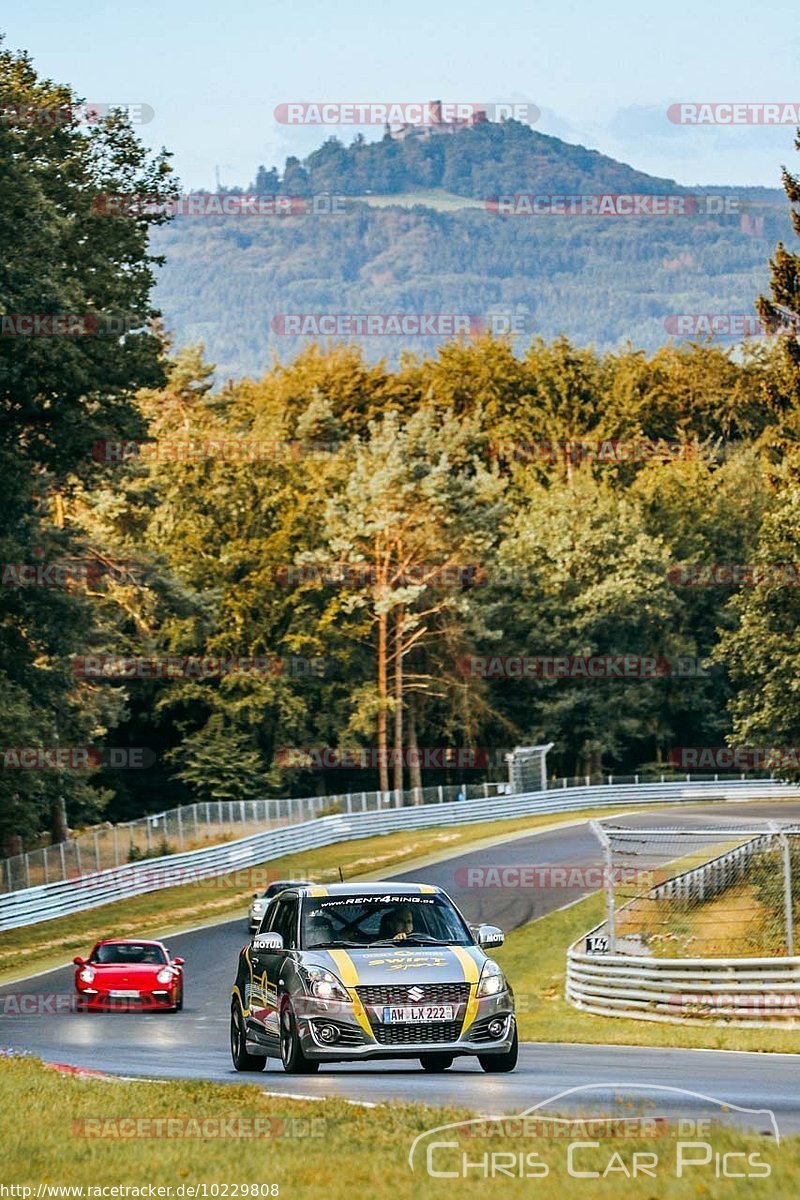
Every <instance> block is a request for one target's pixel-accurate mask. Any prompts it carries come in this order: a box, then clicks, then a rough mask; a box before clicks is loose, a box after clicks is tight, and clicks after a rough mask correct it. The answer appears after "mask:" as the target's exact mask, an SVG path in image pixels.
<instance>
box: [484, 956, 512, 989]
mask: <svg viewBox="0 0 800 1200" xmlns="http://www.w3.org/2000/svg"><path fill="white" fill-rule="evenodd" d="M505 990H506V980H505V976H504V975H503V972H502V971H501V970H500V968H499V967H498V965H497V963H496V962H494V960H493V959H491V958H487V960H486V962H485V963H484V964H483V970H482V971H481V978H480V983H479V984H478V995H479V996H496V995H497V994H498V992H504V991H505Z"/></svg>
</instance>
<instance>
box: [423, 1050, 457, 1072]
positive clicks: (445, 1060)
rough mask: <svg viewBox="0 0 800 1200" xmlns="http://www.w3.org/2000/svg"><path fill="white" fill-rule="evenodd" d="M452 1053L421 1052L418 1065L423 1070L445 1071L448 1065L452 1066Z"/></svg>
mask: <svg viewBox="0 0 800 1200" xmlns="http://www.w3.org/2000/svg"><path fill="white" fill-rule="evenodd" d="M454 1057H455V1055H453V1054H421V1055H420V1059H419V1061H420V1066H421V1067H422V1069H423V1071H435V1072H439V1071H446V1070H447V1068H448V1067H452V1065H453V1059H454Z"/></svg>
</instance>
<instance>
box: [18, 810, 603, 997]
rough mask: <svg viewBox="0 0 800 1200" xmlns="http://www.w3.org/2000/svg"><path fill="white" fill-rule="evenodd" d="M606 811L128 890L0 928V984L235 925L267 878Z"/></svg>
mask: <svg viewBox="0 0 800 1200" xmlns="http://www.w3.org/2000/svg"><path fill="white" fill-rule="evenodd" d="M608 815H610V810H609V809H607V808H602V809H586V810H584V811H581V812H573V813H566V814H564V815H563V816H562V817H560V818H559V817H558V816H554V815H552V814H551V815H542V816H535V817H515V818H512V819H510V820H509V819H506V820H500V821H480V822H473V823H471V824H468V825H452V826H446V827H444V828H442V827H433V828H431V829H420V830H415V831H413V832H410V831H404V832H402V833H387V834H381V835H379V836H376V837H371V838H359V839H357V840H355V841H349V842H339V843H337V844H336V845H333V846H325V847H322V848H321V849H319V850H313V851H304V852H303V853H301V854H289V855H285V856H284V857H282V858H276V859H272V860H271V861H270V862H267V863H264V864H263V865H262V866H260V867H251V868H248V869H246V870H242V871H236V872H233V873H231V874H229V875H222V876H220V877H219V878H217V879H209V880H206V881H204V882H198V883H189V884H183V885H182V886H180V887H173V888H164V889H162V890H161V891H158V892H148V893H147V894H145V895H143V896H131V897H130V898H129V899H127V900H118V901H115V902H114V903H113V904H104V905H102V907H100V908H92V909H87V910H86V911H85V912H81V913H73V914H72V915H71V916H68V917H58V918H56V919H55V920H53V921H42V922H39V923H37V924H35V925H26V926H23V927H22V928H20V929H10V930H7V931H5V932H3V933H0V983H9V982H13V981H14V980H15V979H21V978H24V977H25V976H26V975H29V974H32V973H33V972H35V971H45V970H47V969H48V968H50V967H57V966H60V965H61V964H63V963H64V962H65V961H66V960H67V959H69V958H72V957H73V956H74V955H75V954H79V953H83V952H84V951H86V950H88V949H89V947H90V945H91V943H92V942H93V941H96V940H97V939H99V938H103V937H143V936H145V935H146V934H147V935H149V936H151V937H167V936H169V935H170V934H173V933H175V932H177V931H178V930H180V929H185V928H187V927H189V926H196V925H203V924H212V923H214V922H215V921H219V920H222V919H224V918H225V917H226V916H230V917H234V916H235V915H236V914H237V913H240V914H241V917H242V928H243V929H244V921H245V917H246V915H247V907H248V904H249V902H250V897H251V895H252V893H253V892H254V891H256V890H258V889H259V887H260V888H261V890H263V888H264V887H265V886H266V883H267V882H268V881H269V880H270V879H280V878H281V877H285V878H291V877H292V875H293V873H297V874H300V873H301V872H302V876H301V877H308V876H311V877H312V878H317V879H323V878H327V879H333V878H336V879H338V878H339V870H340V869H341V873H342V876H343V877H344V878H345V879H353V878H359V877H363V876H364V875H367V874H375V873H376V872H380V871H383V870H388V869H389V868H394V867H397V866H401V865H403V864H404V863H408V864H411V863H412V862H416V861H417V860H419V859H421V858H422V857H423V856H430V855H439V856H440V857H444V856H445V855H448V854H450V853H454V852H455V851H457V850H459V849H460V848H461V847H467V846H470V845H471V844H473V843H475V842H480V841H483V840H485V839H487V838H492V837H502V836H504V835H508V836H511V835H512V834H514V833H517V832H519V831H523V830H529V829H530V830H532V831H533V830H536V829H543V828H545V827H553V828H555V827H557V826H559V825H566V824H569V823H570V822H572V821H576V820H587V819H589V818H591V817H596V816H608Z"/></svg>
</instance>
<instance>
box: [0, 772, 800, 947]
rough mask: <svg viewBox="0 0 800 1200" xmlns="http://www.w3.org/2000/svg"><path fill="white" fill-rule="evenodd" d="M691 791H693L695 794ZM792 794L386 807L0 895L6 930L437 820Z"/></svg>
mask: <svg viewBox="0 0 800 1200" xmlns="http://www.w3.org/2000/svg"><path fill="white" fill-rule="evenodd" d="M687 792H689V793H690V796H689V797H687V795H686V793H687ZM787 795H798V796H800V789H795V788H790V787H787V786H786V785H783V784H781V783H779V782H772V783H770V782H765V781H764V780H727V781H725V782H724V783H721V782H714V781H711V780H709V781H703V782H702V783H701V782H697V781H692V784H691V786H689V785H687V784H686V783H683V782H681V783H652V784H646V783H645V784H610V785H609V784H604V785H600V786H590V787H573V788H569V789H566V788H565V789H564V790H563V791H562V790H558V791H555V792H554V791H552V790H551V791H546V792H529V793H525V794H523V795H513V794H512V795H507V796H492V797H490V798H488V799H474V800H462V801H454V802H452V803H445V804H431V805H419V806H417V805H412V806H409V807H406V808H397V809H387V810H386V811H383V812H364V813H352V814H348V813H337V814H335V815H332V816H327V817H317V818H316V819H314V820H310V821H304V822H302V823H300V824H297V825H290V826H285V827H283V828H280V829H270V830H267V831H265V832H263V833H257V834H254V835H252V836H250V837H244V838H240V839H239V840H238V841H234V842H227V843H225V844H223V845H217V846H209V847H206V848H203V849H200V850H192V851H188V852H186V853H185V854H171V855H168V856H167V857H164V858H151V859H145V860H143V861H140V862H135V863H127V864H125V865H123V866H119V867H113V868H110V869H108V870H105V871H96V872H92V873H88V874H84V875H82V876H80V877H78V878H75V879H70V880H67V881H66V882H58V883H47V884H42V885H40V886H38V887H32V888H25V889H23V890H20V891H16V892H8V893H6V894H4V895H2V896H0V930H3V929H15V928H18V927H20V926H24V925H32V924H34V923H35V922H37V921H46V920H52V919H53V918H55V917H63V916H67V915H68V914H70V913H75V912H82V911H83V910H85V909H90V908H97V907H99V906H100V905H103V904H110V903H112V902H113V901H114V900H124V899H128V898H129V897H131V896H137V895H142V894H143V893H145V892H154V891H159V890H161V889H163V888H168V887H175V886H177V885H178V884H183V883H196V882H198V881H200V880H203V879H211V878H216V877H218V876H222V875H228V874H230V873H231V872H233V871H239V870H243V869H244V868H247V867H253V866H257V865H258V864H260V863H265V862H269V861H271V860H272V859H276V858H280V857H282V856H283V855H285V854H296V853H300V852H303V851H308V850H317V849H319V848H320V847H322V846H330V845H333V844H335V843H336V842H342V841H347V840H350V839H354V838H366V837H372V836H373V835H374V834H382V833H394V832H397V831H399V830H403V829H408V830H417V829H427V828H432V827H435V826H438V825H462V824H466V823H468V822H471V821H491V820H504V819H511V818H513V817H524V816H533V815H536V814H549V813H553V814H558V813H568V812H572V811H574V810H576V809H584V808H617V807H620V806H629V805H643V804H659V803H663V802H664V801H668V802H669V801H672V802H687V803H688V802H689V801H690V800H694V801H696V800H697V799H698V798H700V797H708V798H709V799H724V798H729V797H731V796H735V797H736V798H741V799H744V798H748V799H750V798H752V799H757V798H765V797H769V796H781V797H783V796H787Z"/></svg>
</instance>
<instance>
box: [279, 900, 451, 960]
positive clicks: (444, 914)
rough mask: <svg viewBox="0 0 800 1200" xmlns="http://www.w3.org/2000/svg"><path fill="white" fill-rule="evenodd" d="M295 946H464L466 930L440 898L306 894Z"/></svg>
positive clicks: (448, 905) (448, 903)
mask: <svg viewBox="0 0 800 1200" xmlns="http://www.w3.org/2000/svg"><path fill="white" fill-rule="evenodd" d="M301 939H302V940H301V945H302V947H303V949H313V948H315V947H318V948H320V949H324V948H325V947H326V946H330V947H337V946H339V947H344V948H347V947H357V946H377V945H387V944H395V943H397V944H405V945H410V946H442V945H456V946H469V945H471V944H472V938H471V936H470V934H469V930H468V929H467V927H466V926H465V924H464V922H463V921H462V920H461V918H460V917H459V915H458V913H457V912H456V911H455V909H454V908H453V906H452V905H451V904H450V902H449V901H448V900H447V899H446V898H445V897H444V896H436V895H419V894H415V895H404V894H403V893H402V892H398V893H389V894H387V895H377V896H336V897H333V896H327V897H322V896H320V897H306V899H305V900H304V902H303V919H302V934H301Z"/></svg>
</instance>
